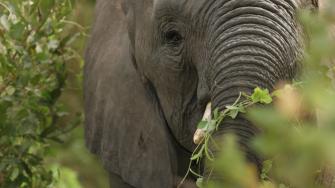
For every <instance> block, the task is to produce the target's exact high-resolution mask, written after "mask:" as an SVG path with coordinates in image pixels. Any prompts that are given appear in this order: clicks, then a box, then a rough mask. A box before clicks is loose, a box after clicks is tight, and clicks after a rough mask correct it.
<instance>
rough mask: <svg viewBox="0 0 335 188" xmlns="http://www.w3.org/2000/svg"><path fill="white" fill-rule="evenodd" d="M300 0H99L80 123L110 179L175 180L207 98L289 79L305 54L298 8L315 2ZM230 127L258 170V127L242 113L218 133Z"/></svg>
mask: <svg viewBox="0 0 335 188" xmlns="http://www.w3.org/2000/svg"><path fill="white" fill-rule="evenodd" d="M301 1H304V2H300V0H124V1H121V0H97V6H96V18H95V24H94V26H93V31H92V37H91V39H90V42H89V44H88V47H87V52H86V65H85V74H84V75H85V83H84V88H85V112H86V128H85V129H86V142H87V145H88V147H89V149H90V150H91V151H92V152H93V153H95V154H97V155H98V156H100V158H101V160H102V161H103V164H104V167H105V168H106V170H108V171H109V173H110V175H111V180H112V181H113V182H114V185H111V186H112V187H115V188H119V187H131V186H133V187H137V188H158V187H159V188H171V187H175V186H176V184H178V181H179V180H180V177H182V176H183V175H184V174H185V172H186V170H187V165H188V162H189V160H188V159H189V157H190V154H191V151H192V150H193V149H194V147H195V145H194V144H193V142H192V137H193V134H194V132H195V130H196V125H197V123H198V122H199V121H200V120H201V117H202V114H203V112H204V110H205V106H206V104H207V103H208V102H209V101H211V102H212V106H213V108H219V109H224V107H225V106H226V105H228V104H231V103H232V102H233V101H234V100H235V99H236V98H237V96H238V94H239V92H241V91H243V92H247V93H250V92H251V91H252V90H253V88H255V87H256V86H260V87H262V88H268V89H270V90H272V89H273V88H274V86H275V84H276V83H278V82H279V81H282V80H292V78H293V77H294V76H295V75H296V73H297V69H298V61H299V59H300V58H301V51H302V42H301V41H302V40H301V39H302V32H301V29H300V27H299V26H298V25H297V23H296V21H295V11H296V9H297V8H298V7H300V8H301V7H303V6H309V7H312V0H301ZM227 132H233V133H235V134H236V135H237V136H238V137H239V141H240V144H241V146H242V148H243V149H244V150H245V153H246V156H247V158H248V159H249V161H250V162H252V163H254V164H255V165H256V166H257V167H258V168H261V161H262V160H261V158H260V157H258V156H257V155H256V154H255V153H254V152H253V151H252V150H251V149H250V148H249V146H248V143H249V140H250V139H251V138H252V137H253V136H254V135H255V134H257V133H258V132H259V130H258V129H257V128H256V127H255V126H253V125H252V124H251V123H250V122H248V121H247V120H246V119H244V118H243V117H238V118H237V119H236V120H227V121H226V122H225V123H224V125H222V126H221V129H220V130H219V131H218V133H216V137H222V136H223V135H224V134H225V133H227ZM206 169H207V168H206V165H205V170H204V171H205V172H204V174H205V175H206V174H207V170H206ZM121 184H122V185H121ZM130 185H131V186H130Z"/></svg>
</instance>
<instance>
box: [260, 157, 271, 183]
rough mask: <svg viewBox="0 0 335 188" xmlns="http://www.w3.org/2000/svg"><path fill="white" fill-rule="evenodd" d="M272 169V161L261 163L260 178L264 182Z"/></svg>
mask: <svg viewBox="0 0 335 188" xmlns="http://www.w3.org/2000/svg"><path fill="white" fill-rule="evenodd" d="M271 169H272V161H271V160H266V161H264V162H263V169H262V174H261V178H262V179H263V180H265V179H266V178H267V177H268V174H269V172H270V170H271Z"/></svg>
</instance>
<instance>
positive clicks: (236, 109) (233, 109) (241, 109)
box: [226, 105, 246, 119]
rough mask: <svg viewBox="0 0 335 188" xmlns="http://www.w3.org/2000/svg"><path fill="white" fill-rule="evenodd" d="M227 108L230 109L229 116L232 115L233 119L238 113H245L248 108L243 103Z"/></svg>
mask: <svg viewBox="0 0 335 188" xmlns="http://www.w3.org/2000/svg"><path fill="white" fill-rule="evenodd" d="M226 108H227V109H228V110H229V112H228V116H229V117H231V118H232V119H235V118H236V117H237V115H238V113H240V112H241V113H245V112H246V110H245V108H244V106H243V105H238V106H226Z"/></svg>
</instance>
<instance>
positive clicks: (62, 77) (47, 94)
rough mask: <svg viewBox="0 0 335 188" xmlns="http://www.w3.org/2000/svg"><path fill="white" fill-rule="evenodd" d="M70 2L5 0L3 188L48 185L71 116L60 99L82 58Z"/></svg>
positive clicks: (1, 17) (0, 97)
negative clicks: (75, 61) (51, 154)
mask: <svg viewBox="0 0 335 188" xmlns="http://www.w3.org/2000/svg"><path fill="white" fill-rule="evenodd" d="M71 10H72V4H71V1H69V0H0V187H6V188H7V187H8V188H9V187H48V186H50V185H51V184H52V182H53V181H54V178H53V173H52V171H51V170H50V169H48V168H47V167H46V166H45V165H44V157H45V155H47V153H48V147H49V144H50V142H51V141H57V142H59V141H60V135H62V134H64V132H67V131H69V130H71V129H72V128H73V126H74V125H68V126H67V127H66V128H62V129H60V127H59V126H58V122H59V120H60V119H61V118H63V117H64V116H66V115H67V113H66V111H65V110H64V107H63V106H62V105H61V104H60V103H59V102H58V98H59V96H60V95H61V92H62V89H63V88H64V85H65V82H66V64H65V63H66V62H67V61H68V60H69V59H72V58H76V57H77V55H76V54H75V52H74V51H73V50H72V49H71V47H70V45H71V43H72V42H73V41H74V40H75V39H76V37H78V36H79V34H78V33H71V34H65V33H64V30H65V29H66V27H67V25H68V24H67V18H68V16H69V15H70V13H71Z"/></svg>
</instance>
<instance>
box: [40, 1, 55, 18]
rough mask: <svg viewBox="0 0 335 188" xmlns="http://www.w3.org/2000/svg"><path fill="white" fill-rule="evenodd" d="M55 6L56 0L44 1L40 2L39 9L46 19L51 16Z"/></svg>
mask: <svg viewBox="0 0 335 188" xmlns="http://www.w3.org/2000/svg"><path fill="white" fill-rule="evenodd" d="M54 4H55V0H42V1H40V4H39V5H40V6H39V8H40V10H41V12H42V14H43V16H44V17H46V16H47V15H48V14H49V12H50V9H52V8H53V6H54Z"/></svg>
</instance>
